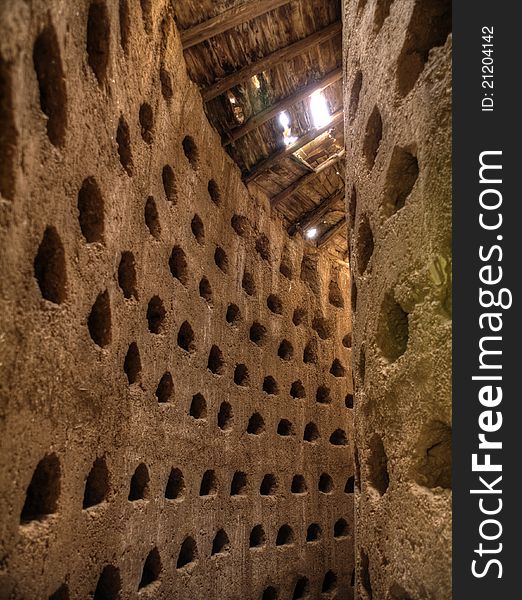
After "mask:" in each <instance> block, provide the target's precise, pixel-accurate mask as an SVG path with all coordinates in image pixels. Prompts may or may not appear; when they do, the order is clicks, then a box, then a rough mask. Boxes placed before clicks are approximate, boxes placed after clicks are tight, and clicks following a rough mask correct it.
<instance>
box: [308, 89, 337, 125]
mask: <svg viewBox="0 0 522 600" xmlns="http://www.w3.org/2000/svg"><path fill="white" fill-rule="evenodd" d="M310 110H311V111H312V120H313V122H314V126H315V127H316V128H317V129H320V128H321V127H325V126H326V125H328V123H330V121H331V120H332V117H331V115H330V111H329V110H328V104H327V102H326V98H325V97H324V96H323V94H322V93H321V92H320V91H319V92H314V93H313V94H312V95H311V96H310Z"/></svg>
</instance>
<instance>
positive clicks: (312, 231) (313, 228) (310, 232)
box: [305, 227, 317, 240]
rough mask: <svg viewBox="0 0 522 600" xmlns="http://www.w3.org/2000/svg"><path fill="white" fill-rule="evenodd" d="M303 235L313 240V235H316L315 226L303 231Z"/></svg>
mask: <svg viewBox="0 0 522 600" xmlns="http://www.w3.org/2000/svg"><path fill="white" fill-rule="evenodd" d="M305 235H306V237H307V238H308V239H309V240H313V239H314V237H316V236H317V229H316V228H315V227H312V228H311V229H309V230H308V231H307V232H306V233H305Z"/></svg>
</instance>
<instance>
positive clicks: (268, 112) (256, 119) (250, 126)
mask: <svg viewBox="0 0 522 600" xmlns="http://www.w3.org/2000/svg"><path fill="white" fill-rule="evenodd" d="M342 76H343V71H342V68H341V67H337V69H334V70H333V71H331V72H330V73H328V74H327V75H326V76H325V77H323V78H322V79H320V80H319V81H314V82H313V83H311V84H309V85H307V86H306V87H304V88H303V89H301V90H298V91H297V92H295V93H294V94H292V95H290V96H287V97H286V98H283V99H282V100H279V102H276V103H275V104H273V105H272V106H269V107H268V108H265V110H263V111H261V112H260V113H258V114H257V115H254V116H253V117H251V118H250V119H248V121H247V122H246V123H245V124H244V125H241V126H240V127H236V128H235V129H233V130H232V131H230V132H229V133H228V136H229V137H228V139H226V140H225V141H224V142H223V146H228V144H232V143H233V142H236V141H237V140H239V139H240V138H242V137H243V136H245V135H246V134H247V133H250V132H251V131H253V130H254V129H257V128H258V127H260V126H261V125H263V123H266V122H267V121H269V120H270V119H273V118H274V117H275V116H277V115H278V114H279V113H280V112H281V111H283V110H285V109H287V108H289V107H290V106H293V105H294V104H297V103H298V102H301V101H302V100H305V99H306V98H308V96H311V95H312V94H313V93H314V92H319V91H321V90H323V89H324V88H326V87H328V86H329V85H332V83H335V82H336V81H339V80H340V79H341V78H342Z"/></svg>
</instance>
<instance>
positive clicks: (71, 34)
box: [0, 0, 354, 600]
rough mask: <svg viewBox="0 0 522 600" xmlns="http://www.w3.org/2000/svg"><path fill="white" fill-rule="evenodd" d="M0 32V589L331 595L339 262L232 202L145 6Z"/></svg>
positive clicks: (345, 570) (7, 10)
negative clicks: (0, 156) (2, 159)
mask: <svg viewBox="0 0 522 600" xmlns="http://www.w3.org/2000/svg"><path fill="white" fill-rule="evenodd" d="M0 23H1V26H0V34H1V35H0V90H1V92H2V94H1V98H2V100H1V102H0V132H1V133H0V152H1V154H2V156H3V157H5V161H3V162H2V166H1V168H0V215H1V216H0V256H1V259H0V261H1V262H0V265H1V273H2V277H1V279H0V280H1V284H0V285H1V290H0V327H1V330H2V336H1V338H0V363H1V375H0V391H1V398H2V402H1V430H0V440H1V441H0V450H1V459H0V482H1V485H0V515H1V517H0V538H1V540H2V542H1V546H0V556H1V560H0V590H1V591H0V597H1V598H10V599H32V598H34V599H36V598H53V599H55V600H56V599H61V600H63V599H66V598H70V599H77V600H84V599H85V598H90V597H93V596H94V597H95V598H116V597H120V598H122V599H127V598H136V597H138V596H139V597H140V598H157V599H161V598H165V599H168V600H175V599H180V600H186V599H187V598H195V599H201V600H203V599H204V598H205V599H206V598H210V597H215V598H220V599H225V598H235V599H245V598H256V599H257V598H265V599H267V600H268V599H269V598H276V597H277V598H291V597H294V598H300V597H305V594H306V593H307V590H308V593H309V594H310V597H312V598H316V597H319V596H320V595H321V594H322V593H323V592H324V593H325V594H326V595H330V596H332V597H334V596H335V595H336V594H337V595H338V597H339V598H351V597H352V587H351V585H352V569H353V551H352V546H353V518H352V513H353V475H354V464H353V459H352V444H353V436H354V432H353V423H352V409H351V406H352V401H351V392H352V388H351V385H352V377H351V336H350V333H351V325H350V307H349V299H348V300H347V298H349V295H348V290H349V281H348V279H349V274H348V271H347V269H346V268H345V267H343V266H342V265H339V264H338V263H336V262H335V261H332V260H330V259H329V258H328V257H327V256H326V255H319V254H317V253H316V252H315V251H313V250H305V247H304V244H303V242H302V241H301V240H299V239H290V238H288V237H287V236H286V234H285V233H284V230H283V228H282V227H281V223H280V222H279V221H278V220H277V219H276V218H275V217H272V216H271V215H270V214H269V210H268V207H267V205H265V204H263V203H261V202H260V201H259V200H257V199H254V198H252V197H250V196H249V194H248V192H247V190H246V189H245V187H244V186H243V185H242V183H241V180H240V174H239V172H238V170H237V168H236V167H235V165H234V164H233V163H232V162H231V160H230V159H229V158H228V157H227V155H226V154H225V153H224V152H223V151H222V150H221V145H220V140H219V138H218V136H217V135H216V133H215V132H214V131H213V130H212V129H211V127H210V126H209V124H208V122H207V120H206V117H205V115H204V111H203V107H202V104H201V99H200V95H199V93H198V90H197V89H196V87H195V86H194V85H193V84H192V83H191V82H190V81H189V80H188V78H187V75H186V72H185V66H184V61H183V56H182V52H181V47H180V43H179V35H178V33H177V32H176V30H175V26H174V23H173V20H172V18H171V17H170V15H169V14H168V10H167V8H166V3H165V2H160V1H157V2H150V1H146V0H142V1H141V2H138V1H137V0H136V1H133V0H129V2H126V1H125V0H122V1H120V2H119V3H118V2H116V1H107V2H106V3H105V2H103V1H101V0H100V1H96V0H95V2H93V3H91V4H90V5H89V3H88V2H68V1H66V0H62V1H58V0H55V1H53V2H47V1H44V0H40V1H36V0H34V1H32V2H19V1H14V0H13V1H9V2H2V3H1V4H0ZM343 299H344V300H343ZM307 538H308V539H307ZM118 595H119V596H118Z"/></svg>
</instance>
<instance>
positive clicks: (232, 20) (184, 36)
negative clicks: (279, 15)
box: [181, 0, 291, 50]
mask: <svg viewBox="0 0 522 600" xmlns="http://www.w3.org/2000/svg"><path fill="white" fill-rule="evenodd" d="M289 2H291V0H252V1H248V2H245V3H243V4H240V5H239V6H235V7H233V8H230V9H229V10H225V11H223V12H221V13H220V14H219V15H216V16H215V17H214V18H212V19H209V20H208V21H204V22H203V23H200V24H199V25H194V27H191V28H190V29H185V31H182V32H181V44H182V45H183V50H186V49H187V48H191V47H192V46H195V45H196V44H201V42H205V41H206V40H209V39H211V38H213V37H214V36H216V35H219V34H220V33H224V32H225V31H228V30H229V29H232V28H233V27H237V26H238V25H242V24H243V23H246V22H247V21H251V20H252V19H256V18H257V17H260V16H261V15H264V14H265V13H267V12H270V11H271V10H275V9H276V8H279V7H280V6H284V5H285V4H288V3H289Z"/></svg>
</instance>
